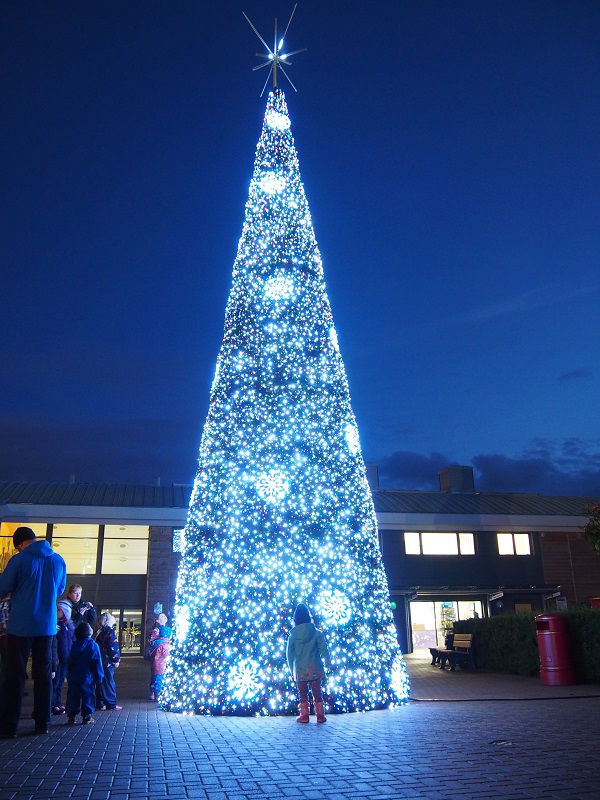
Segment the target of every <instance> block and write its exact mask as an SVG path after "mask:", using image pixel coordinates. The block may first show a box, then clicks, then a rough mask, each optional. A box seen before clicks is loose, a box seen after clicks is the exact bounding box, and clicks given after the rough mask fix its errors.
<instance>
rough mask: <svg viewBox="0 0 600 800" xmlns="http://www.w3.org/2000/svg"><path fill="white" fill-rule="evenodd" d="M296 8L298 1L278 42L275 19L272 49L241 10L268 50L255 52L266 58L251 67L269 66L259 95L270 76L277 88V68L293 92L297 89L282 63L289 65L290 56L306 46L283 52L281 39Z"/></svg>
mask: <svg viewBox="0 0 600 800" xmlns="http://www.w3.org/2000/svg"><path fill="white" fill-rule="evenodd" d="M297 8H298V3H296V5H295V6H294V9H293V11H292V13H291V15H290V18H289V21H288V24H287V25H286V28H285V31H284V32H283V36H282V37H281V39H280V40H279V42H278V41H277V19H275V38H274V43H273V49H272V50H271V48H270V47H269V45H268V44H267V43H266V42H265V40H264V39H263V37H262V36H261V35H260V33H259V32H258V31H257V30H256V27H255V26H254V25H253V24H252V22H251V20H250V18H249V17H248V15H247V14H246V13H245V12H244V11H242V14H243V15H244V16H245V17H246V20H247V21H248V24H249V25H250V27H251V28H252V30H253V31H254V33H255V34H256V35H257V36H258V38H259V39H260V41H261V42H262V43H263V44H264V46H265V47H266V48H267V51H268V52H267V53H257V54H256V55H257V56H258V58H266V61H265V63H264V64H259V65H258V66H256V67H253V68H252V71H253V72H256V70H257V69H262V68H263V67H270V69H269V74H268V75H267V80H266V81H265V85H264V86H263V88H262V92H261V93H260V96H261V97H262V96H263V94H264V93H265V89H266V88H267V84H268V82H269V78H270V77H271V76H273V88H274V89H276V88H277V69H278V68H279V69H280V70H281V71H282V72H283V74H284V75H285V77H286V78H287V79H288V81H289V82H290V86H291V87H292V89H293V90H294V91H295V92H297V91H298V89H296V87H295V86H294V84H293V83H292V79H291V78H290V76H289V75H288V74H287V72H286V71H285V70H284V68H283V65H284V64H285V66H286V67H289V66H291V63H292V62H291V61H290V60H289V58H290V56H295V55H297V54H298V53H303V52H304V51H305V50H306V47H301V48H300V50H292V52H291V53H283V52H282V49H283V40H284V39H285V37H286V36H287V32H288V30H289V28H290V24H291V22H292V19H293V17H294V14H295V13H296V9H297Z"/></svg>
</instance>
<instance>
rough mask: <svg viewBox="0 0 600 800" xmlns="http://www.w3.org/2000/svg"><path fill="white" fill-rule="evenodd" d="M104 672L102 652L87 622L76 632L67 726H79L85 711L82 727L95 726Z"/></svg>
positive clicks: (71, 661)
mask: <svg viewBox="0 0 600 800" xmlns="http://www.w3.org/2000/svg"><path fill="white" fill-rule="evenodd" d="M103 679H104V669H103V668H102V656H101V655H100V648H99V647H98V645H97V644H96V642H95V641H94V640H93V639H92V629H91V627H90V626H89V625H88V624H87V622H80V623H79V625H78V626H77V627H76V628H75V641H74V642H73V647H71V652H70V654H69V688H68V689H67V708H66V711H67V714H68V717H67V724H68V725H75V717H76V716H77V715H78V714H79V712H80V711H81V724H82V725H89V723H90V722H95V720H94V718H93V716H92V712H93V710H94V706H95V705H96V684H98V683H102V680H103Z"/></svg>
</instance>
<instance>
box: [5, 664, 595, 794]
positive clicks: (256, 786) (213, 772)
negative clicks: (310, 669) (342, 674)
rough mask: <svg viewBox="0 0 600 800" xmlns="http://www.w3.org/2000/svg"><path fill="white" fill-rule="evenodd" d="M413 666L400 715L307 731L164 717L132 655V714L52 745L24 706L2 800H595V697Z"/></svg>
mask: <svg viewBox="0 0 600 800" xmlns="http://www.w3.org/2000/svg"><path fill="white" fill-rule="evenodd" d="M407 663H408V665H409V673H410V674H411V679H412V683H413V698H414V699H413V700H411V701H410V702H409V703H408V704H406V705H405V706H403V707H402V708H399V709H397V710H395V711H375V712H370V713H366V714H343V715H330V716H329V721H328V722H327V724H326V725H318V726H317V725H316V724H315V723H314V717H313V718H312V719H311V724H310V725H302V726H301V725H297V724H296V722H295V721H294V719H293V718H291V717H264V718H240V717H223V718H215V717H197V716H181V715H176V714H167V713H165V712H163V711H161V710H159V709H158V708H157V707H156V705H155V704H153V703H150V702H148V701H147V700H146V697H147V685H148V677H149V676H148V665H147V664H146V663H145V662H144V661H143V660H142V659H141V658H140V657H139V656H127V657H125V658H124V659H123V661H122V666H121V667H120V668H119V671H118V672H117V676H116V677H117V687H118V691H119V702H120V703H122V705H123V710H122V711H104V712H101V711H100V712H97V713H96V715H95V716H96V722H95V724H93V725H88V726H82V725H76V726H67V724H66V719H65V718H64V717H55V718H53V721H52V725H51V729H50V735H49V736H30V735H27V733H28V731H29V730H31V729H32V728H33V723H32V721H31V720H30V719H27V718H25V717H26V715H27V712H28V711H29V710H30V705H27V703H28V702H29V703H30V698H29V697H28V698H25V701H26V703H25V705H24V719H23V720H22V721H21V724H20V727H19V736H18V738H17V739H13V740H8V741H0V764H1V767H0V800H28V799H29V798H36V800H50V798H53V799H56V800H66V798H74V799H75V800H83V798H89V800H146V798H152V800H161V798H173V799H174V800H183V798H195V799H197V800H264V799H265V798H267V799H270V798H273V800H275V799H278V798H302V799H303V800H304V798H306V800H319V798H326V800H388V799H391V798H406V799H407V800H412V799H413V798H414V800H424V799H425V798H426V799H427V800H450V798H459V800H470V798H496V799H499V800H528V798H536V799H537V800H556V799H559V800H578V799H579V798H581V799H582V800H583V799H584V798H585V800H600V759H599V758H598V737H599V735H600V722H599V720H600V687H598V686H585V687H580V686H574V687H543V686H541V684H540V682H539V680H538V679H536V678H521V677H517V676H498V675H490V674H479V673H469V672H460V671H459V670H457V671H456V672H454V673H450V672H448V671H445V672H442V671H441V670H439V669H437V668H436V667H431V666H430V664H429V662H428V660H426V659H425V660H424V659H418V658H416V657H414V656H409V658H408V659H407ZM502 694H505V695H507V697H508V698H509V699H507V698H503V697H502V696H501V695H502ZM434 695H435V696H434Z"/></svg>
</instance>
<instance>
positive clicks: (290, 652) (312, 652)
mask: <svg viewBox="0 0 600 800" xmlns="http://www.w3.org/2000/svg"><path fill="white" fill-rule="evenodd" d="M286 657H287V662H288V666H289V668H290V670H291V672H292V675H293V676H294V680H295V681H296V683H297V685H298V694H299V695H300V715H299V716H298V717H297V719H296V722H304V723H306V722H308V721H309V704H308V687H309V686H310V690H311V692H312V696H313V700H314V703H315V712H316V714H317V722H327V717H326V716H325V712H324V710H323V694H322V692H321V681H322V680H324V679H325V667H327V669H331V659H330V657H329V650H328V649H327V642H326V641H325V637H324V636H323V634H322V633H321V631H320V630H318V629H317V628H315V626H314V624H313V621H312V619H311V616H310V610H309V608H308V606H307V605H305V604H304V603H300V604H299V605H298V607H297V608H296V610H295V611H294V627H293V628H292V631H291V633H290V635H289V638H288V642H287V649H286ZM323 662H325V667H324V666H323Z"/></svg>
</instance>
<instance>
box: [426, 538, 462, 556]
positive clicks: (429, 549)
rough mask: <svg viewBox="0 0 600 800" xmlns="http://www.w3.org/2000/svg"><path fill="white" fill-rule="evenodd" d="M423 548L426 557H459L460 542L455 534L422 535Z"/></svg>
mask: <svg viewBox="0 0 600 800" xmlns="http://www.w3.org/2000/svg"><path fill="white" fill-rule="evenodd" d="M421 547H422V548H423V555H424V556H457V555H458V541H457V538H456V534H455V533H422V534H421Z"/></svg>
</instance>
